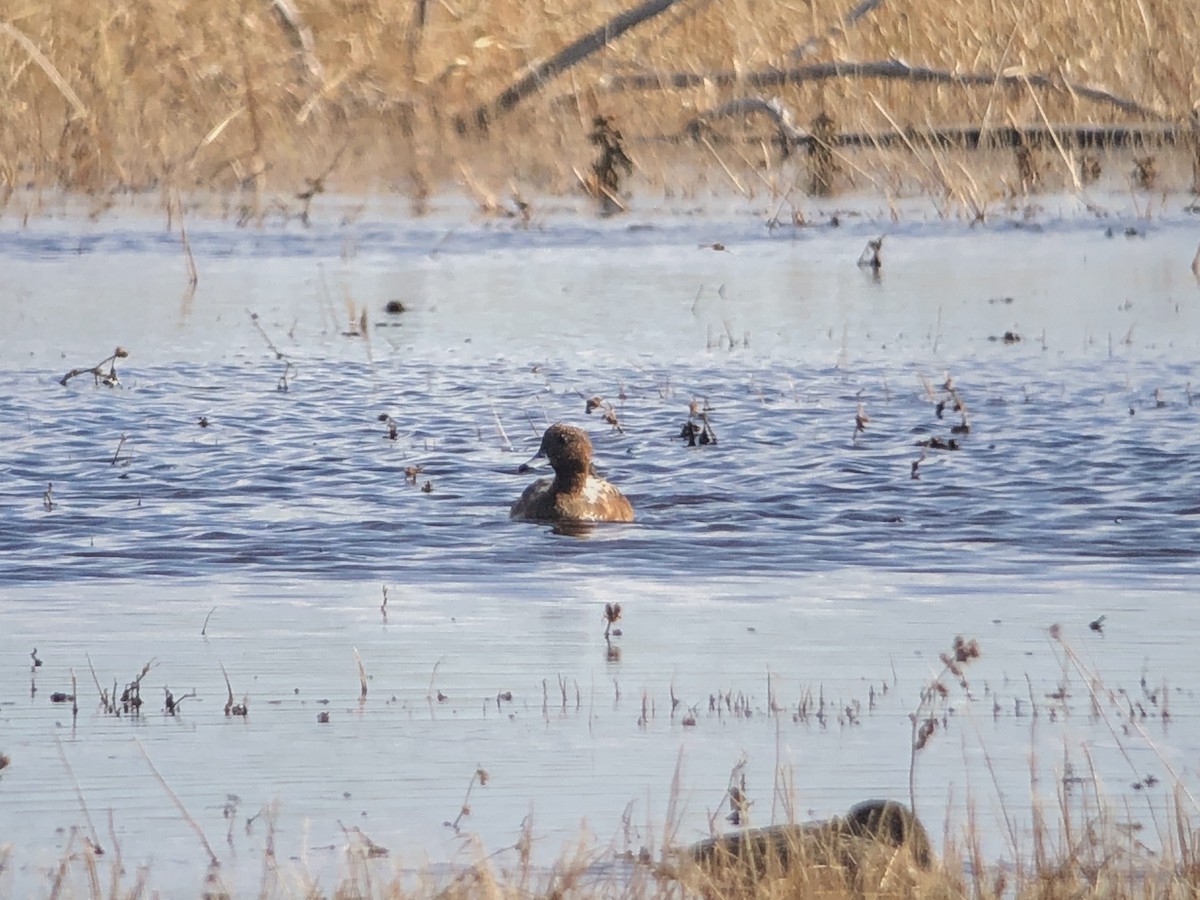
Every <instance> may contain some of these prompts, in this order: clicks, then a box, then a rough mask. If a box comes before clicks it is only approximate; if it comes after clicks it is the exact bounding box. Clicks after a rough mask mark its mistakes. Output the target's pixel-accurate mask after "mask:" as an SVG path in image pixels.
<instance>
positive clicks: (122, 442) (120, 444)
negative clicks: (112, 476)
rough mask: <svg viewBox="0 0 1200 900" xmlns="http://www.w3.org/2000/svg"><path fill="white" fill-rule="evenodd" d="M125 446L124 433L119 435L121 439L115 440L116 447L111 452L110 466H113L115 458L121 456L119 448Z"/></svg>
mask: <svg viewBox="0 0 1200 900" xmlns="http://www.w3.org/2000/svg"><path fill="white" fill-rule="evenodd" d="M124 446H125V435H121V439H120V440H119V441H117V449H116V450H115V451H114V452H113V457H112V459H111V460H110V461H109V463H108V464H109V465H110V466H115V465H116V464H117V460H118V459H120V458H121V448H122V447H124Z"/></svg>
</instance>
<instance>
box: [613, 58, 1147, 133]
mask: <svg viewBox="0 0 1200 900" xmlns="http://www.w3.org/2000/svg"><path fill="white" fill-rule="evenodd" d="M830 78H890V79H898V80H901V81H912V82H934V83H938V84H953V85H959V86H976V85H996V84H999V85H1003V86H1006V87H1024V86H1025V85H1030V86H1032V87H1037V88H1051V89H1055V88H1057V89H1059V90H1065V91H1067V92H1069V93H1071V94H1073V95H1076V96H1079V97H1083V98H1085V99H1088V100H1093V101H1095V102H1097V103H1107V104H1109V105H1110V106H1115V107H1116V108H1117V109H1120V110H1122V111H1124V112H1128V113H1134V114H1136V115H1139V116H1144V117H1145V118H1147V119H1152V120H1155V121H1159V122H1167V121H1170V117H1169V116H1167V115H1166V114H1165V113H1163V112H1161V111H1159V110H1157V109H1153V108H1152V107H1149V106H1143V105H1142V104H1140V103H1138V102H1137V101H1136V100H1131V99H1129V98H1128V97H1121V96H1118V95H1117V94H1113V93H1112V92H1110V91H1106V90H1104V89H1103V88H1098V87H1093V86H1091V85H1087V84H1079V83H1077V82H1070V81H1064V80H1062V79H1061V78H1058V77H1055V76H1052V75H1044V74H1036V73H1035V74H1026V73H1024V72H1014V73H1007V72H951V71H949V70H948V69H933V68H930V67H928V66H914V65H910V64H909V63H906V62H904V61H903V60H899V59H881V60H871V61H867V62H853V61H845V60H838V61H834V62H825V63H812V64H810V65H807V66H795V67H792V68H788V69H762V70H760V71H757V72H738V71H735V70H732V69H730V70H724V71H717V72H646V73H642V74H637V75H605V76H604V77H602V78H601V79H600V85H599V86H600V87H601V88H602V89H604V90H607V91H652V90H661V89H665V88H673V89H676V90H678V89H683V88H693V87H700V86H702V85H717V86H729V85H733V84H737V85H742V86H745V87H752V88H766V87H778V86H780V85H785V84H802V83H804V82H808V81H824V80H827V79H830Z"/></svg>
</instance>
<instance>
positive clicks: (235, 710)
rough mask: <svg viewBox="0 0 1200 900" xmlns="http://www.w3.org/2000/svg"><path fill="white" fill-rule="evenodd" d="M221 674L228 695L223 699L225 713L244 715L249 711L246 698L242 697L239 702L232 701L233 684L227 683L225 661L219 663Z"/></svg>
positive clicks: (227, 675) (227, 676) (228, 714)
mask: <svg viewBox="0 0 1200 900" xmlns="http://www.w3.org/2000/svg"><path fill="white" fill-rule="evenodd" d="M220 665H221V674H222V675H223V676H225V690H226V691H227V692H228V697H227V699H226V700H225V715H227V716H245V715H247V713H248V712H249V710H248V709H247V707H248V706H249V702H248V699H247V698H246V697H242V702H241V703H234V702H233V685H231V684H230V683H229V673H228V672H226V671H225V663H221V664H220Z"/></svg>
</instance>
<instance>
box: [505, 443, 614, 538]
mask: <svg viewBox="0 0 1200 900" xmlns="http://www.w3.org/2000/svg"><path fill="white" fill-rule="evenodd" d="M542 457H544V458H545V459H546V460H547V461H549V463H550V466H551V468H553V469H554V477H553V478H542V479H541V480H539V481H536V482H534V483H533V484H531V485H530V486H529V487H527V488H525V492H524V493H523V494H521V496H520V498H519V499H518V500H517V502H516V503H514V504H513V506H512V510H511V511H510V512H509V517H510V518H513V519H525V520H528V521H534V522H632V521H633V506H632V505H630V503H629V501H628V500H627V499H626V498H625V495H624V494H622V493H621V492H620V491H619V490H617V489H616V488H615V487H613V485H611V484H609V483H608V482H607V481H605V480H604V479H603V478H597V477H596V476H595V475H593V474H592V442H591V441H590V440H588V436H587V434H585V433H584V431H583V429H581V428H575V427H574V426H572V425H563V424H561V423H559V424H556V425H551V426H550V427H549V428H547V429H546V433H545V434H544V435H542V445H541V446H540V447H539V448H538V452H537V454H536V455H535V456H534V459H539V458H542ZM531 462H532V460H531ZM525 468H526V466H522V467H521V469H522V471H524V470H525Z"/></svg>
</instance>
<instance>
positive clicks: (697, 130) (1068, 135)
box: [664, 97, 1192, 151]
mask: <svg viewBox="0 0 1200 900" xmlns="http://www.w3.org/2000/svg"><path fill="white" fill-rule="evenodd" d="M756 112H760V113H762V114H764V115H766V116H768V117H769V118H771V120H772V123H773V124H774V125H775V127H776V128H777V129H778V131H779V135H780V137H781V138H782V139H784V140H785V141H788V142H790V143H791V144H792V145H793V146H801V147H803V146H808V145H811V144H813V143H815V142H816V140H817V139H816V138H815V137H814V136H813V135H812V134H811V133H810V132H808V131H806V130H805V129H803V128H798V127H795V126H792V125H791V124H790V122H791V116H790V115H788V110H787V108H786V107H784V106H783V105H782V104H780V103H779V101H778V100H774V99H772V100H764V99H762V98H760V97H742V98H739V99H737V100H730V101H728V102H727V103H723V104H721V105H720V106H718V107H715V108H714V109H711V110H706V111H704V112H702V113H700V114H699V115H698V116H696V117H694V118H692V119H689V120H688V121H687V123H686V124H685V125H684V127H683V133H684V135H685V136H687V137H688V138H691V139H693V140H698V139H699V137H700V135H701V134H707V136H708V139H709V140H716V141H717V142H718V143H719V142H720V140H721V138H720V136H718V135H714V134H713V133H712V132H711V131H710V130H708V129H706V126H707V125H709V124H710V123H711V122H712V121H713V120H716V119H719V118H728V117H732V116H736V115H738V114H751V113H756ZM777 116H778V118H777ZM1191 135H1192V131H1191V129H1190V128H1188V127H1186V126H1180V125H1171V124H1159V123H1152V124H1148V125H1140V126H1139V125H1083V124H1072V123H1066V124H1060V125H1052V124H1039V125H1005V126H1000V127H996V126H991V127H985V126H981V125H966V126H957V125H947V126H944V127H942V128H899V127H897V128H894V129H893V130H890V131H884V132H868V131H857V132H855V131H847V132H841V133H839V134H835V135H832V136H831V137H829V138H828V140H829V143H830V144H832V145H835V146H839V147H890V146H893V145H895V144H904V145H905V146H908V147H909V149H912V150H914V151H915V149H916V144H921V145H925V144H931V145H934V146H940V147H963V148H966V149H968V150H971V149H976V148H979V147H993V148H994V147H1020V146H1024V145H1028V144H1030V143H1037V142H1039V141H1050V142H1052V143H1060V142H1061V143H1062V144H1070V145H1072V146H1075V147H1088V148H1099V147H1129V146H1136V145H1143V144H1150V143H1158V144H1183V145H1187V144H1188V143H1189V142H1190V141H1191V140H1192V137H1191ZM664 139H665V140H676V139H678V138H677V137H675V138H672V137H670V136H664ZM914 142H915V143H914Z"/></svg>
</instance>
